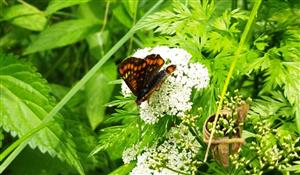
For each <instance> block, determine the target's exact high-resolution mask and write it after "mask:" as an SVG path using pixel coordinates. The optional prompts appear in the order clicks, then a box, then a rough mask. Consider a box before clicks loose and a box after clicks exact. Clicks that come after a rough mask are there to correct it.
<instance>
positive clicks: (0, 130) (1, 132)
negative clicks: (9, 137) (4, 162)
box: [0, 128, 4, 148]
mask: <svg viewBox="0 0 300 175" xmlns="http://www.w3.org/2000/svg"><path fill="white" fill-rule="evenodd" d="M3 140H4V134H3V129H2V128H0V148H2V144H3V143H2V141H3Z"/></svg>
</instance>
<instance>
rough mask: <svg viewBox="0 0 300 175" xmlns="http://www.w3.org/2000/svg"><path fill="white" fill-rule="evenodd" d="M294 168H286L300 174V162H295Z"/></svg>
mask: <svg viewBox="0 0 300 175" xmlns="http://www.w3.org/2000/svg"><path fill="white" fill-rule="evenodd" d="M294 164H295V165H293V166H291V167H288V168H286V170H287V171H295V173H300V161H294Z"/></svg>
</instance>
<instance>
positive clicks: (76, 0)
mask: <svg viewBox="0 0 300 175" xmlns="http://www.w3.org/2000/svg"><path fill="white" fill-rule="evenodd" d="M89 1H90V0H66V1H62V0H51V1H50V2H49V5H48V7H47V9H46V11H45V13H46V14H52V13H54V12H56V11H58V10H60V9H63V8H66V7H71V6H74V5H77V4H83V3H87V2H89Z"/></svg>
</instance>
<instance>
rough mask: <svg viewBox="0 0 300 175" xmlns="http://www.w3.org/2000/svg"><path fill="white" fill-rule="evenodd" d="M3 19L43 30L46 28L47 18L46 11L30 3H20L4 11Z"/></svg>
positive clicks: (24, 26)
mask: <svg viewBox="0 0 300 175" xmlns="http://www.w3.org/2000/svg"><path fill="white" fill-rule="evenodd" d="M3 19H4V20H7V21H9V22H10V23H12V24H14V25H17V26H19V27H22V28H25V29H28V30H33V31H41V30H43V29H44V27H45V25H46V23H47V18H46V17H45V15H44V13H43V12H42V11H40V10H39V9H37V8H36V7H34V6H31V5H29V4H26V5H24V4H18V5H14V6H11V7H9V8H8V9H7V10H5V11H4V14H3Z"/></svg>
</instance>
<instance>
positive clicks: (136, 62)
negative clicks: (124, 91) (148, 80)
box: [118, 57, 147, 96]
mask: <svg viewBox="0 0 300 175" xmlns="http://www.w3.org/2000/svg"><path fill="white" fill-rule="evenodd" d="M146 69H147V62H146V61H145V60H144V59H141V58H135V57H130V58H128V59H126V60H125V61H123V62H122V63H121V64H120V65H119V68H118V70H119V73H120V75H121V77H122V78H123V79H124V81H125V83H126V84H127V86H128V87H129V89H130V90H131V91H132V93H133V94H134V95H136V96H137V95H138V94H139V90H140V89H142V88H143V86H144V84H145V77H146Z"/></svg>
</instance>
